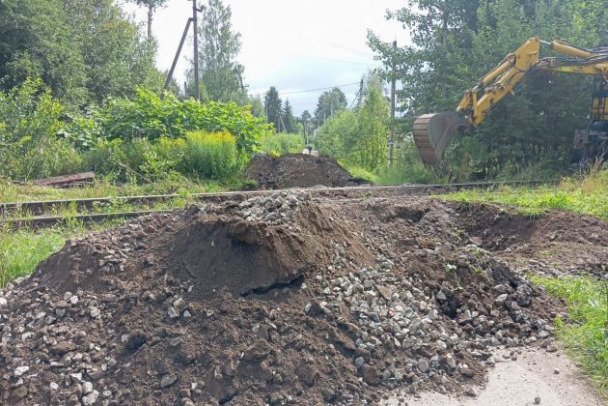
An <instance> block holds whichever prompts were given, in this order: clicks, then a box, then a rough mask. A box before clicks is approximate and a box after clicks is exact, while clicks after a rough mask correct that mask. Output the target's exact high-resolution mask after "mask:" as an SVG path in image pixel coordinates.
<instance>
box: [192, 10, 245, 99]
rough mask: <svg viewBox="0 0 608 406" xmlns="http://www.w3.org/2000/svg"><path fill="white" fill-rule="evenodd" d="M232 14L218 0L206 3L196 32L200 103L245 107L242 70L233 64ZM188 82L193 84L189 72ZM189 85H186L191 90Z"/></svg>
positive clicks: (236, 41)
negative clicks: (219, 103)
mask: <svg viewBox="0 0 608 406" xmlns="http://www.w3.org/2000/svg"><path fill="white" fill-rule="evenodd" d="M231 18H232V10H231V9H230V6H225V5H224V3H223V2H222V0H209V3H208V5H207V7H206V8H205V11H204V12H203V18H202V23H201V25H200V27H199V30H198V35H199V38H200V42H199V48H200V53H199V66H200V72H201V86H202V87H203V89H201V97H203V100H213V101H221V102H229V101H233V102H237V103H239V104H243V105H244V104H246V103H247V93H246V91H245V87H244V84H243V73H244V71H245V68H244V67H243V65H241V64H240V63H238V62H237V61H236V57H237V56H238V54H239V52H240V50H241V39H240V37H241V35H240V34H238V33H235V32H234V31H233V29H232V23H231V21H230V19H231ZM188 76H189V81H190V82H193V72H190V74H189V75H188ZM192 86H193V84H190V88H192Z"/></svg>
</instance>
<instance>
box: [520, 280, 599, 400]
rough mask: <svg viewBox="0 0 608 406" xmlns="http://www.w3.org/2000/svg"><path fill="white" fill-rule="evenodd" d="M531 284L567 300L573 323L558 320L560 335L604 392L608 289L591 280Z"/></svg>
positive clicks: (545, 281) (541, 281) (542, 281)
mask: <svg viewBox="0 0 608 406" xmlns="http://www.w3.org/2000/svg"><path fill="white" fill-rule="evenodd" d="M531 279H532V281H533V282H535V283H537V284H540V285H542V286H544V287H545V288H546V289H547V291H548V292H549V293H551V294H553V295H556V296H558V297H561V298H563V299H565V300H566V302H567V304H568V310H569V318H570V322H569V323H565V322H564V321H563V320H561V319H559V318H558V319H557V320H556V327H557V335H558V337H559V338H560V339H561V340H562V341H563V342H564V344H565V345H566V347H567V348H568V349H569V351H570V353H571V355H572V356H573V357H575V358H576V359H578V360H579V361H580V362H581V364H582V365H583V367H584V368H585V370H587V371H588V372H589V373H590V375H591V377H592V379H593V380H594V381H595V382H597V383H598V384H599V385H600V387H601V388H603V389H606V388H607V387H608V330H607V329H608V313H607V307H606V306H607V305H608V303H607V301H606V294H607V293H608V290H607V288H608V285H607V283H606V282H605V281H598V280H596V279H592V278H590V277H568V278H554V279H551V278H541V277H537V276H532V277H531Z"/></svg>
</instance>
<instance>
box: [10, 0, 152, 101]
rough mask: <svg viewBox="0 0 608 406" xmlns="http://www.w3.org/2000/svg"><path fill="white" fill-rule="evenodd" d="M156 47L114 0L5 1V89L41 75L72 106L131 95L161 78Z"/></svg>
mask: <svg viewBox="0 0 608 406" xmlns="http://www.w3.org/2000/svg"><path fill="white" fill-rule="evenodd" d="M155 51H156V49H155V45H154V44H153V43H148V41H144V40H142V38H141V37H140V34H139V32H138V29H137V27H135V26H134V25H133V23H131V22H130V21H129V20H128V19H127V18H126V17H125V16H124V15H123V13H122V11H121V9H120V8H119V7H117V6H115V5H114V2H113V1H112V0H45V1H35V0H6V1H2V2H0V79H2V81H1V82H0V88H3V89H10V88H11V87H13V86H16V85H18V84H20V83H23V82H24V81H25V80H26V79H27V78H28V77H31V78H36V77H40V78H42V80H43V81H44V83H45V84H46V85H47V86H48V87H49V88H50V89H51V91H52V93H53V95H54V96H56V97H58V98H59V99H60V100H61V101H62V102H64V103H67V104H68V105H71V106H78V105H83V104H88V103H90V102H98V103H101V102H103V101H104V100H105V99H106V98H107V97H108V96H130V95H133V92H134V90H135V86H136V85H140V84H147V83H148V82H149V81H150V80H151V79H154V78H156V76H155V75H156V74H157V71H156V68H155V67H154V55H155ZM154 80H155V79H154Z"/></svg>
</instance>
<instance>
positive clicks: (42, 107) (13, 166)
mask: <svg viewBox="0 0 608 406" xmlns="http://www.w3.org/2000/svg"><path fill="white" fill-rule="evenodd" d="M63 111H64V107H63V105H62V104H61V103H60V102H58V101H57V100H56V99H54V98H53V97H52V96H51V93H50V91H49V90H45V89H44V88H43V85H42V82H41V81H40V80H27V81H25V82H24V83H23V85H21V86H18V87H15V88H13V89H12V90H10V91H8V92H6V93H4V92H0V162H2V166H0V176H6V177H9V178H11V179H21V180H26V179H32V178H37V177H47V176H53V175H59V174H63V173H66V172H70V171H72V170H75V169H77V168H78V166H79V165H80V157H79V156H78V154H77V152H76V150H75V149H74V147H73V146H72V145H71V144H70V143H69V142H68V140H66V139H63V138H61V137H59V136H58V135H57V134H58V132H59V130H60V129H62V126H63V123H62V122H61V120H60V117H61V115H62V113H63Z"/></svg>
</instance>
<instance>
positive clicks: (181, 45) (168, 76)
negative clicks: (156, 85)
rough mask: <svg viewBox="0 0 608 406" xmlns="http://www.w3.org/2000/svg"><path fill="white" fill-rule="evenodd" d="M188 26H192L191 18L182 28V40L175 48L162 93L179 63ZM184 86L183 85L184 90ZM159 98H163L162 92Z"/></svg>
mask: <svg viewBox="0 0 608 406" xmlns="http://www.w3.org/2000/svg"><path fill="white" fill-rule="evenodd" d="M190 24H192V18H189V19H188V22H187V23H186V28H184V33H183V34H182V39H181V41H180V42H179V47H177V52H176V53H175V58H173V64H172V65H171V69H170V70H169V74H168V75H167V79H166V80H165V87H164V88H163V90H164V91H167V89H168V88H169V85H170V84H171V78H173V74H174V73H175V67H176V66H177V62H178V61H179V56H180V55H181V53H182V47H183V46H184V41H186V37H187V36H188V31H189V30H190ZM185 88H186V85H185V84H184V89H185ZM161 97H163V98H164V97H165V93H164V92H163V94H162V96H161Z"/></svg>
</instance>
